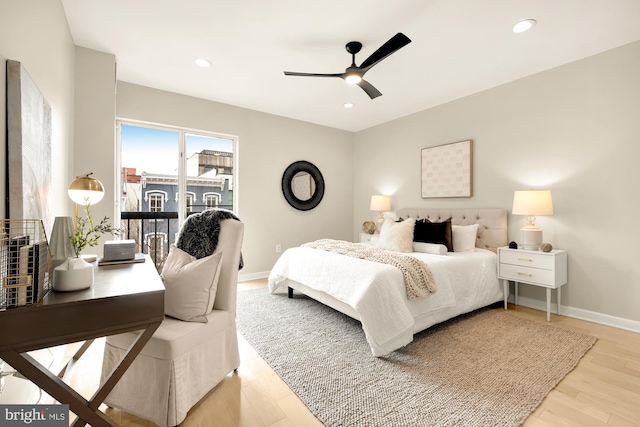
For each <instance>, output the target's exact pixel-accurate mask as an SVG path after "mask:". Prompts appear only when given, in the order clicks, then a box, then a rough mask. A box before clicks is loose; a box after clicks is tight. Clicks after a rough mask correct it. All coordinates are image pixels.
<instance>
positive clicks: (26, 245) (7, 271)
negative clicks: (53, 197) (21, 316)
mask: <svg viewBox="0 0 640 427" xmlns="http://www.w3.org/2000/svg"><path fill="white" fill-rule="evenodd" d="M0 221H2V228H1V229H0V283H1V284H2V288H0V310H6V309H8V308H13V307H21V306H25V305H30V304H36V303H38V302H40V301H41V300H42V298H44V296H45V295H46V294H47V293H48V292H49V291H50V290H51V283H52V282H51V279H52V275H51V254H50V253H49V244H48V243H47V236H46V233H45V231H44V226H43V224H42V221H40V220H38V219H20V220H15V219H3V220H0Z"/></svg>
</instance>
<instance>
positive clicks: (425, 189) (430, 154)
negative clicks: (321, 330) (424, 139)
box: [421, 139, 473, 199]
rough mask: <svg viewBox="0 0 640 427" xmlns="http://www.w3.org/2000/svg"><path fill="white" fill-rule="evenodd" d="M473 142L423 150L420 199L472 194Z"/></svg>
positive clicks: (461, 142)
mask: <svg viewBox="0 0 640 427" xmlns="http://www.w3.org/2000/svg"><path fill="white" fill-rule="evenodd" d="M472 154H473V141H472V140H470V139H469V140H467V141H460V142H453V143H450V144H444V145H438V146H436V147H428V148H423V149H422V160H421V165H422V166H421V167H422V175H421V176H422V198H423V199H430V198H436V197H471V196H472V185H471V181H472V174H471V172H472V171H471V165H472V157H473V156H472Z"/></svg>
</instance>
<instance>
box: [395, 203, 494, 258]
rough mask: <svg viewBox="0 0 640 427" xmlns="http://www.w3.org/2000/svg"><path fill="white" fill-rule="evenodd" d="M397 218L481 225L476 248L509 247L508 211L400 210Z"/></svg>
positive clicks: (397, 212)
mask: <svg viewBox="0 0 640 427" xmlns="http://www.w3.org/2000/svg"><path fill="white" fill-rule="evenodd" d="M396 217H397V218H409V217H412V218H416V219H422V218H427V219H428V220H430V221H433V222H438V221H443V220H446V219H447V218H451V224H454V225H471V224H479V227H478V237H477V239H476V247H477V248H483V249H489V250H491V251H493V252H496V251H497V248H499V247H500V246H507V210H506V209H411V208H405V209H398V210H396Z"/></svg>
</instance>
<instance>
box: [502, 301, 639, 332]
mask: <svg viewBox="0 0 640 427" xmlns="http://www.w3.org/2000/svg"><path fill="white" fill-rule="evenodd" d="M509 302H511V303H513V302H514V298H513V295H510V296H509ZM518 305H523V306H525V307H529V308H533V309H535V310H542V311H544V312H546V311H547V303H546V302H545V301H540V300H537V299H532V298H526V297H521V296H518ZM556 308H557V304H551V312H552V313H557V309H556ZM560 315H562V316H567V317H574V318H576V319H580V320H586V321H588V322H593V323H598V324H601V325H607V326H613V327H614V328H618V329H624V330H627V331H631V332H640V322H638V321H635V320H630V319H624V318H622V317H616V316H610V315H608V314H602V313H597V312H595V311H589V310H583V309H581V308H574V307H568V306H566V305H561V306H560Z"/></svg>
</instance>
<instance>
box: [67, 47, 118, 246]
mask: <svg viewBox="0 0 640 427" xmlns="http://www.w3.org/2000/svg"><path fill="white" fill-rule="evenodd" d="M75 77H76V78H75V109H76V115H75V127H74V129H75V131H74V133H75V138H74V139H75V158H74V160H75V161H74V163H73V172H74V177H75V176H78V175H86V174H88V173H91V172H93V175H92V176H93V177H94V178H96V179H98V180H99V181H100V182H102V184H103V187H104V197H103V199H102V200H101V201H100V202H99V203H97V204H95V205H93V206H91V215H92V216H93V217H94V218H95V219H96V220H98V221H99V220H101V219H102V218H104V217H105V216H107V217H109V218H110V219H113V218H115V209H116V201H117V198H116V191H115V189H116V173H115V172H116V169H115V163H116V155H115V138H116V137H115V120H116V115H115V114H116V58H115V56H114V55H111V54H107V53H103V52H98V51H95V50H91V49H86V48H83V47H76V62H75ZM80 209H82V208H80ZM81 214H82V213H81ZM111 222H112V221H111ZM111 239H113V236H111V235H110V234H105V235H103V236H102V237H101V238H100V244H99V245H98V246H96V247H93V248H86V249H85V250H84V252H85V253H92V254H98V255H100V256H101V255H102V244H103V242H104V241H105V240H111Z"/></svg>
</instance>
